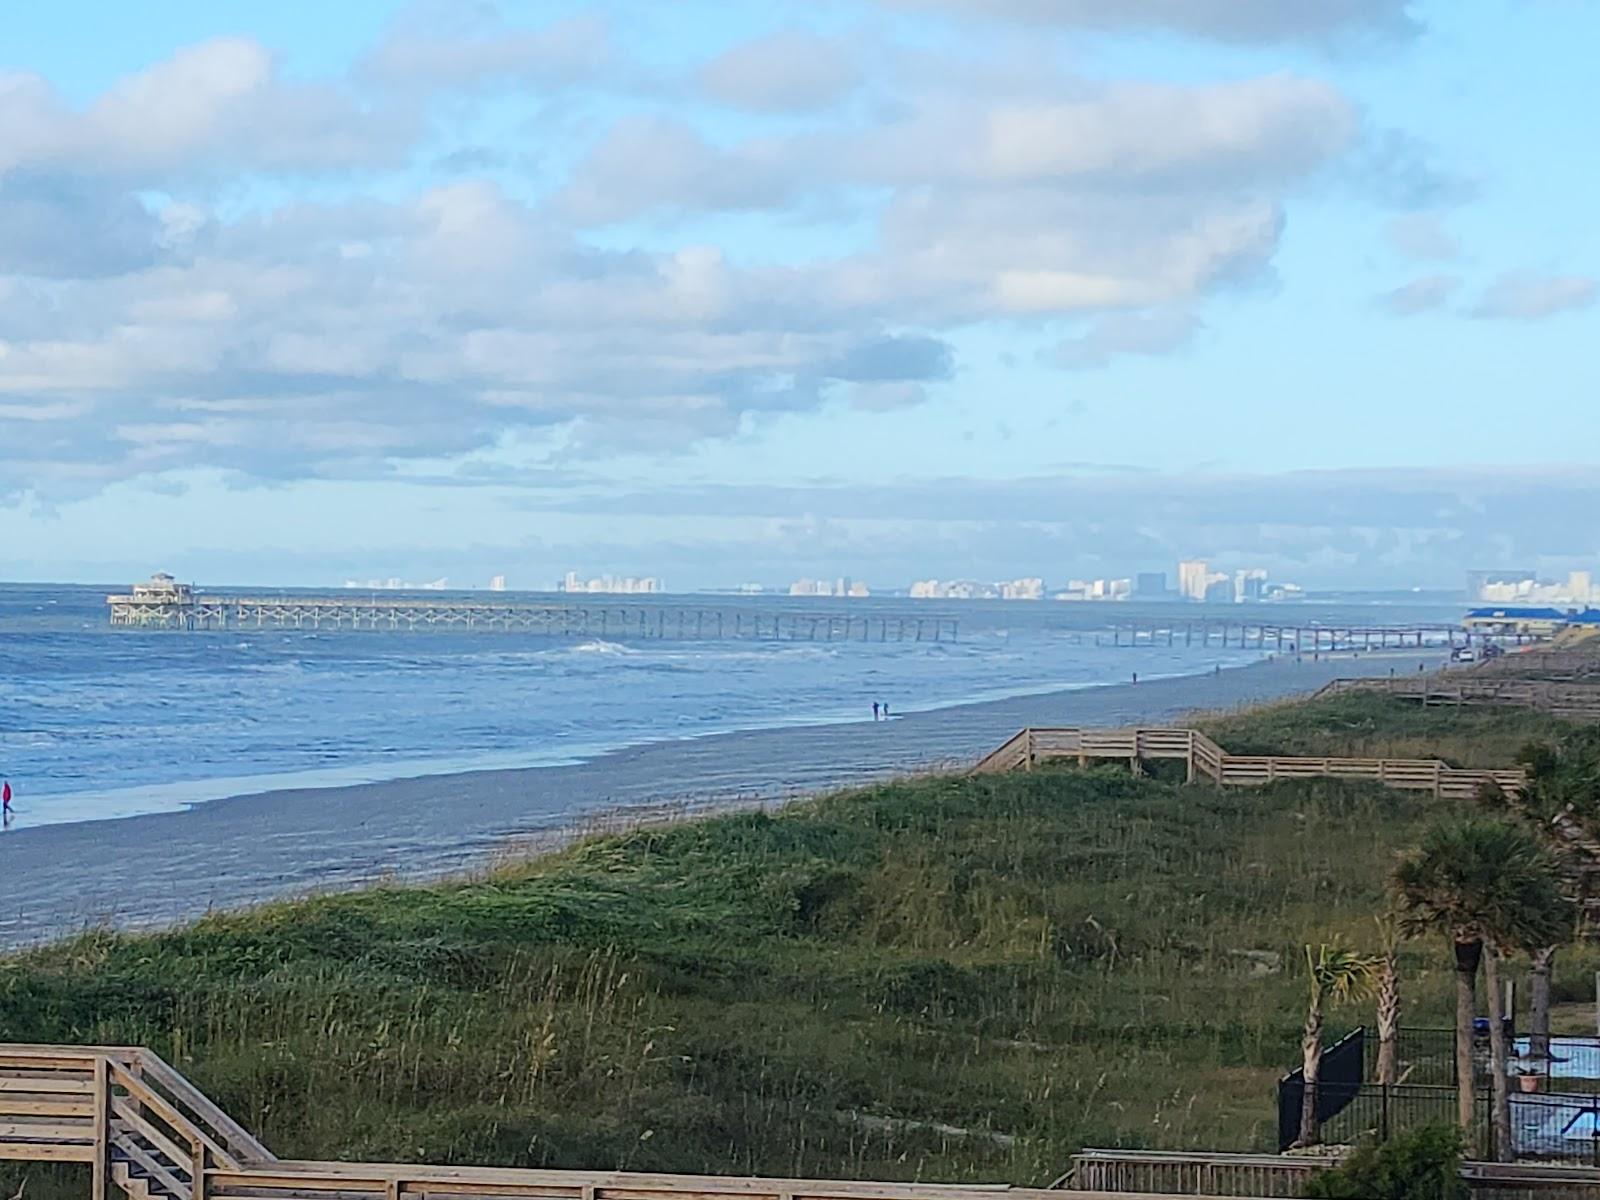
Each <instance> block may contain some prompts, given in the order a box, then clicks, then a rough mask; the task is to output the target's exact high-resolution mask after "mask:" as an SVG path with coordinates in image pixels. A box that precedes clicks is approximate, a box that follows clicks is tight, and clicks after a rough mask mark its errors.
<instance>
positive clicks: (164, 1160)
mask: <svg viewBox="0 0 1600 1200" xmlns="http://www.w3.org/2000/svg"><path fill="white" fill-rule="evenodd" d="M0 1159H11V1160H20V1161H24V1162H38V1163H79V1164H84V1165H86V1166H87V1167H88V1168H89V1169H90V1172H91V1178H92V1181H93V1182H92V1185H91V1191H90V1195H91V1197H92V1200H107V1197H108V1195H109V1193H110V1191H111V1189H112V1188H116V1189H118V1190H119V1191H120V1192H121V1193H122V1194H123V1195H125V1196H126V1197H128V1200H247V1198H248V1200H407V1198H415V1200H507V1198H511V1200H680V1198H681V1200H1001V1197H1002V1195H1003V1197H1004V1200H1059V1195H1060V1194H1059V1193H1056V1192H1050V1191H1047V1190H1045V1189H1040V1188H1013V1187H1010V1186H1008V1185H1006V1184H993V1185H985V1184H937V1183H926V1184H925V1183H877V1182H870V1181H865V1180H821V1179H772V1178H755V1177H739V1176H723V1175H654V1174H642V1173H630V1172H611V1171H522V1170H509V1169H507V1170H502V1169H498V1168H492V1167H445V1166H422V1165H417V1164H411V1163H340V1162H305V1161H298V1160H286V1159H279V1158H276V1157H275V1156H274V1155H273V1154H272V1153H271V1152H270V1151H268V1150H267V1148H266V1147H265V1146H263V1145H261V1143H260V1142H258V1141H256V1139H255V1138H254V1137H252V1136H251V1135H250V1134H249V1132H247V1131H246V1130H245V1129H243V1128H242V1127H241V1126H239V1125H238V1124H237V1123H236V1122H235V1121H233V1120H232V1119H231V1118H230V1117H229V1116H228V1115H227V1114H226V1113H224V1112H223V1111H222V1110H221V1109H219V1108H218V1107H217V1106H216V1105H215V1104H213V1103H212V1102H211V1101H209V1100H208V1099H206V1097H205V1096H204V1095H202V1094H201V1093H200V1091H199V1090H198V1089H197V1088H195V1087H194V1085H193V1084H191V1083H190V1082H189V1081H188V1080H186V1079H185V1078H184V1077H183V1076H182V1075H180V1074H178V1072H176V1071H174V1070H173V1069H172V1068H171V1067H170V1066H168V1065H167V1064H166V1063H164V1062H163V1061H161V1059H160V1058H159V1057H157V1056H156V1055H154V1054H152V1053H151V1052H150V1051H148V1050H143V1049H138V1048H133V1047H116V1046H18V1045H0ZM1096 1196H1097V1194H1096V1193H1093V1192H1090V1193H1088V1197H1096ZM1098 1200H1112V1198H1111V1196H1110V1195H1109V1194H1106V1195H1099V1196H1098ZM1117 1200H1129V1197H1128V1196H1127V1195H1126V1194H1122V1195H1119V1196H1118V1197H1117ZM1235 1200H1247V1198H1245V1197H1238V1198H1235Z"/></svg>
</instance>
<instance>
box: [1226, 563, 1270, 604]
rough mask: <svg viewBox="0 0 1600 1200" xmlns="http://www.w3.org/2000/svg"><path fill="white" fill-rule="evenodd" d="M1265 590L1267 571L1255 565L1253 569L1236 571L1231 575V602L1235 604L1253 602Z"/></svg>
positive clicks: (1255, 601) (1263, 593) (1257, 599)
mask: <svg viewBox="0 0 1600 1200" xmlns="http://www.w3.org/2000/svg"><path fill="white" fill-rule="evenodd" d="M1266 591H1267V573H1266V572H1265V571H1263V570H1262V569H1261V568H1259V567H1257V568H1255V569H1254V570H1241V571H1236V572H1235V573H1234V576H1233V602H1234V603H1235V604H1255V603H1257V602H1259V601H1260V599H1261V597H1262V596H1264V595H1265V594H1266Z"/></svg>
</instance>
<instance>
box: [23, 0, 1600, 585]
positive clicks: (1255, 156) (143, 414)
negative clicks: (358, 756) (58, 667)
mask: <svg viewBox="0 0 1600 1200" xmlns="http://www.w3.org/2000/svg"><path fill="white" fill-rule="evenodd" d="M140 7H142V8H143V9H146V10H148V9H150V8H151V6H113V5H103V4H89V3H71V2H64V3H59V4H56V5H53V6H38V5H36V6H27V8H26V9H25V10H24V11H22V12H19V13H16V14H9V15H8V27H7V36H6V39H5V41H4V44H3V45H0V577H6V578H19V579H63V580H69V579H70V580H93V581H112V580H118V579H121V578H123V577H125V576H129V575H132V574H143V573H145V572H146V571H148V570H150V569H154V568H156V567H166V568H167V569H171V570H175V571H178V572H180V573H182V574H184V575H186V576H192V577H195V578H198V579H201V580H207V581H216V582H262V583H290V582H305V583H333V582H339V581H342V580H343V579H344V578H346V577H358V578H367V577H370V576H389V575H402V576H407V577H411V578H432V577H436V576H440V575H446V576H449V577H450V578H451V580H452V581H453V582H456V583H459V584H462V585H471V584H481V583H483V582H484V581H486V580H487V578H488V576H489V575H491V574H498V573H504V574H506V575H508V576H509V577H510V579H511V582H512V584H513V586H528V587H533V586H541V585H544V584H547V583H548V582H549V581H551V580H553V579H554V578H556V577H557V576H559V575H560V574H561V573H563V572H564V571H566V570H567V569H568V568H576V569H579V570H582V571H585V572H590V573H599V572H602V571H611V572H617V573H656V574H662V575H665V576H666V577H667V578H668V580H669V582H670V583H672V584H674V585H675V586H681V587H700V586H716V585H727V584H737V583H740V582H744V581H746V580H747V579H755V580H760V581H763V582H769V583H771V582H782V581H786V580H787V579H789V578H792V577H794V576H799V575H824V576H833V575H838V574H850V575H852V576H855V577H858V578H863V579H866V580H868V581H869V582H871V583H874V584H876V585H878V586H894V585H897V584H903V583H905V582H907V581H909V580H910V579H911V578H914V577H920V576H927V575H941V576H980V577H1012V576H1018V575H1033V574H1040V575H1044V576H1046V577H1047V578H1049V579H1051V580H1064V579H1065V578H1066V577H1068V576H1074V575H1085V574H1091V575H1094V574H1106V573H1115V574H1128V573H1131V572H1132V571H1134V570H1143V569H1161V568H1170V566H1171V563H1172V561H1173V560H1175V559H1176V558H1177V557H1179V556H1187V555H1203V556H1208V557H1210V558H1212V559H1214V560H1215V561H1217V562H1218V563H1220V564H1222V565H1225V566H1240V565H1246V564H1255V563H1261V564H1264V565H1268V566H1269V567H1271V568H1272V569H1273V570H1274V571H1275V572H1276V573H1278V574H1280V575H1283V576H1288V577H1291V578H1297V579H1300V580H1302V581H1304V582H1306V583H1308V584H1310V585H1312V586H1322V587H1331V586H1400V585H1410V584H1422V585H1430V586H1440V585H1443V586H1451V585H1455V584H1457V583H1458V582H1459V579H1460V573H1461V571H1462V570H1463V569H1464V568H1466V567H1469V566H1481V565H1496V564H1499V563H1511V564H1516V565H1522V564H1536V565H1538V566H1539V567H1541V568H1542V569H1544V570H1546V571H1548V572H1550V573H1553V574H1554V573H1559V572H1562V571H1565V570H1566V569H1568V568H1569V567H1593V568H1596V569H1600V524H1597V523H1596V522H1595V521H1594V520H1593V516H1592V514H1593V513H1594V512H1595V511H1597V510H1600V509H1597V504H1600V451H1597V449H1596V447H1597V446H1600V436H1597V435H1600V411H1597V408H1596V405H1595V402H1594V397H1595V392H1596V387H1595V385H1596V382H1597V375H1600V369H1597V368H1596V366H1595V363H1594V355H1593V353H1592V351H1591V349H1590V345H1591V343H1593V342H1594V341H1595V340H1596V339H1595V331H1596V323H1595V319H1596V311H1597V310H1596V308H1595V303H1594V302H1595V296H1596V282H1595V281H1596V278H1597V277H1600V244H1597V239H1600V235H1597V234H1596V232H1595V229H1594V222H1593V218H1592V214H1593V207H1594V198H1595V194H1596V190H1597V189H1596V185H1597V183H1600V178H1597V176H1600V169H1597V166H1596V158H1595V138H1594V131H1593V119H1592V115H1593V113H1594V112H1595V111H1596V110H1597V101H1600V95H1597V92H1600V85H1597V84H1596V82H1595V79H1594V75H1593V71H1592V65H1591V63H1590V62H1589V61H1587V60H1588V58H1589V55H1590V52H1591V48H1592V47H1593V46H1594V45H1596V44H1600V8H1597V7H1596V6H1594V5H1592V4H1588V3H1585V2H1583V0H1451V2H1449V3H1442V2H1435V3H1414V4H1406V3H1403V2H1402V0H1327V2H1326V3H1321V4H1317V5H1287V4H1283V3H1280V2H1279V0H1127V2H1126V3H1123V4H1120V5H1117V6H1107V5H1105V4H1102V3H1097V2H1092V0H981V2H980V0H827V2H822V3H818V2H815V0H813V2H812V3H806V4H798V3H795V4H790V3H785V2H783V0H775V2H773V3H763V4H749V5H728V4H726V3H699V2H697V0H676V2H675V3H673V4H671V5H664V4H660V3H638V2H627V0H615V2H612V3H594V4H576V3H533V2H523V3H514V2H510V0H507V2H504V3H499V4H486V3H485V4H467V3H456V4H442V3H433V4H430V3H424V4H420V5H416V4H412V5H404V4H395V3H379V2H376V0H345V2H343V3H340V4H337V5H328V4H319V5H315V6H313V5H311V4H306V3H298V2H293V0H291V2H287V3H283V4H279V5H275V6H262V5H259V4H254V3H248V4H247V3H243V2H234V3H226V2H225V3H218V2H215V0H212V2H207V3H199V2H189V0H166V2H165V3H163V4H161V5H159V6H154V11H153V12H152V11H140V10H139V9H140ZM86 29H93V30H94V36H93V37H85V36H83V31H84V30H86Z"/></svg>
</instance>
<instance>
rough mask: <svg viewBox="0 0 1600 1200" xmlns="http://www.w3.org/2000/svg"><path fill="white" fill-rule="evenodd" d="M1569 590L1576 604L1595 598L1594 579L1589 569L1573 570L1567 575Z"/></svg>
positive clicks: (1586, 602)
mask: <svg viewBox="0 0 1600 1200" xmlns="http://www.w3.org/2000/svg"><path fill="white" fill-rule="evenodd" d="M1567 591H1568V592H1570V593H1571V594H1572V600H1573V603H1574V604H1588V603H1589V602H1590V601H1592V600H1593V599H1594V579H1593V577H1592V576H1591V575H1590V574H1589V572H1587V571H1573V572H1572V573H1570V574H1569V575H1568V576H1567Z"/></svg>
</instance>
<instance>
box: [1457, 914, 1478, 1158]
mask: <svg viewBox="0 0 1600 1200" xmlns="http://www.w3.org/2000/svg"><path fill="white" fill-rule="evenodd" d="M1482 950H1483V943H1481V942H1461V941H1458V942H1456V943H1455V952H1456V1119H1457V1120H1458V1121H1460V1123H1461V1136H1462V1138H1463V1139H1465V1141H1466V1144H1467V1145H1468V1146H1469V1147H1470V1146H1471V1145H1472V1144H1473V1141H1474V1133H1475V1130H1474V1129H1473V1118H1474V1116H1475V1115H1476V1110H1477V1087H1476V1084H1477V1081H1476V1080H1475V1079H1474V1078H1473V1070H1472V1022H1473V1018H1475V1017H1476V1016H1477V996H1476V992H1477V983H1478V960H1479V958H1480V957H1481V955H1482Z"/></svg>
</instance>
